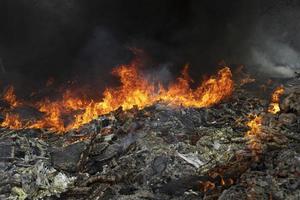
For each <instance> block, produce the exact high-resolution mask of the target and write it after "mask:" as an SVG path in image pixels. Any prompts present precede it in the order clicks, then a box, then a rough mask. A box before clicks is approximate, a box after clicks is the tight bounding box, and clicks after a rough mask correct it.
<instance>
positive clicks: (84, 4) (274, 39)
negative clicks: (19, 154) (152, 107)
mask: <svg viewBox="0 0 300 200" xmlns="http://www.w3.org/2000/svg"><path fill="white" fill-rule="evenodd" d="M297 11H299V3H298V1H293V0H286V1H283V0H273V1H271V0H267V1H263V0H254V1H249V0H229V1H219V0H202V1H199V0H164V1H158V0H143V1H140V0H110V1H104V0H89V1H85V0H64V1H62V0H40V1H37V0H26V1H24V0H14V1H11V0H1V1H0V58H1V63H0V65H1V66H0V73H1V80H2V82H3V84H7V83H13V84H15V85H17V86H18V88H22V90H34V89H36V88H40V87H42V86H43V84H44V83H45V82H46V80H47V79H49V78H50V77H51V78H53V79H54V80H56V82H57V83H64V82H66V81H68V80H74V81H75V82H76V81H77V82H79V83H80V84H87V83H90V84H95V83H96V84H100V85H101V84H102V85H105V84H107V81H109V80H110V79H111V78H110V74H109V71H110V70H111V68H112V67H114V66H116V65H119V64H122V63H128V62H129V61H130V60H131V59H132V57H133V54H132V52H131V51H130V48H132V47H135V48H140V49H143V50H144V51H145V52H146V54H147V55H148V58H149V59H148V61H147V67H148V68H151V69H152V68H153V69H154V68H157V67H158V66H160V67H161V66H167V67H168V69H169V70H170V71H171V73H175V74H176V73H178V71H179V69H180V68H181V67H182V66H183V65H184V64H185V63H189V64H190V65H191V71H192V74H193V75H194V76H195V77H197V78H199V77H201V76H202V74H203V73H207V72H212V71H214V69H215V67H216V66H217V65H218V63H219V62H220V61H221V60H225V62H226V63H228V64H245V65H247V64H249V65H251V66H253V67H254V68H262V69H266V68H264V67H266V66H264V65H268V66H267V70H264V71H268V72H270V71H272V70H273V69H275V68H273V67H288V68H290V67H292V68H293V67H294V68H297V67H298V57H297V56H298V48H299V46H298V44H300V43H299V39H298V37H297V34H296V33H297V30H298V28H299V25H298V24H300V23H298V22H299V14H297V13H299V12H297ZM274 16H276V18H275V19H274ZM281 16H285V18H282V17H281ZM280 20H281V21H280ZM278 21H280V22H279V23H278ZM287 21H288V24H289V25H286V24H287ZM280 27H284V28H285V30H280ZM273 29H274V30H273ZM267 40H269V41H267ZM291 40H292V41H291ZM274 45H275V46H274ZM282 45H283V46H285V47H287V49H288V50H291V49H292V50H291V51H289V52H286V51H288V50H286V51H285V53H286V54H287V55H284V56H283V57H285V58H284V59H278V56H279V57H280V56H281V55H282V54H284V53H282V52H281V53H280V52H279V53H278V52H277V51H276V49H277V47H280V46H281V47H282ZM275 58H276V59H275ZM289 58H291V59H292V60H293V63H292V64H291V63H289ZM266 60H267V61H266ZM270 65H273V66H270ZM276 69H277V68H276ZM279 72H280V70H279ZM279 74H280V73H279ZM162 78H163V77H162ZM32 88H34V89H32Z"/></svg>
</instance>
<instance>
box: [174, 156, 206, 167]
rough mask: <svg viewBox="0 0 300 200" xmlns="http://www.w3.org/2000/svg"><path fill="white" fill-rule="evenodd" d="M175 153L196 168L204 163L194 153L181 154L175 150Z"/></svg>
mask: <svg viewBox="0 0 300 200" xmlns="http://www.w3.org/2000/svg"><path fill="white" fill-rule="evenodd" d="M177 155H178V156H179V157H180V158H182V159H183V160H185V161H186V162H188V163H189V164H191V165H193V166H194V167H196V168H199V167H200V166H202V165H204V164H205V163H204V162H203V161H201V160H200V159H199V158H198V156H197V154H194V153H189V154H181V153H179V152H177Z"/></svg>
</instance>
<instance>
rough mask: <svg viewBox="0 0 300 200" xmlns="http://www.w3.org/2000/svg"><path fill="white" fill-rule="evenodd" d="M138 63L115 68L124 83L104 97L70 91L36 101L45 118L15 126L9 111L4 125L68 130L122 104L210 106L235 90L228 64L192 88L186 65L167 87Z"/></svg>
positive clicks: (107, 91)
mask: <svg viewBox="0 0 300 200" xmlns="http://www.w3.org/2000/svg"><path fill="white" fill-rule="evenodd" d="M137 65H138V63H136V62H133V63H132V64H130V65H121V66H119V67H118V68H115V69H114V70H113V74H114V75H116V76H118V77H119V78H120V82H121V86H119V87H116V88H107V89H105V91H104V93H103V98H102V100H101V101H92V100H90V101H87V100H83V99H81V98H77V97H74V96H73V95H72V93H71V92H70V91H66V92H65V93H64V95H63V98H62V100H58V101H54V102H51V101H49V100H47V99H46V100H44V101H42V102H38V103H36V104H35V105H34V106H35V107H36V108H37V109H38V110H39V111H41V112H43V113H44V114H45V117H44V118H43V119H41V120H37V121H32V122H27V123H26V125H24V123H22V122H21V121H18V126H11V125H10V123H12V122H11V120H10V119H11V118H12V117H11V116H10V114H8V115H7V117H6V119H5V120H4V122H3V123H2V124H1V125H2V126H4V127H9V128H20V127H22V128H48V129H51V130H55V131H59V132H64V131H68V130H70V129H74V128H78V127H80V126H81V125H83V124H85V123H88V122H90V121H91V120H93V119H95V118H97V117H98V116H99V115H103V114H107V113H109V112H111V111H114V110H116V109H118V108H120V107H121V108H122V109H123V110H128V109H131V108H133V107H134V106H136V107H137V108H139V109H142V108H144V107H146V106H150V105H152V104H154V103H156V102H158V101H163V102H165V103H167V104H169V105H170V106H185V107H207V106H211V105H214V104H216V103H218V102H220V101H221V100H222V99H224V98H226V97H229V96H230V95H231V93H232V91H233V81H232V74H231V71H230V69H229V68H228V67H224V68H223V69H221V70H220V71H219V72H218V74H217V75H216V76H212V77H210V78H209V79H207V80H205V81H204V82H203V83H202V84H199V85H198V86H197V87H196V88H195V89H191V87H190V83H191V82H192V80H191V78H190V77H189V75H188V67H185V68H184V70H183V71H182V74H181V76H180V77H179V78H178V79H177V80H176V82H174V83H172V84H170V86H169V87H167V88H164V87H163V86H162V84H160V83H157V82H156V83H152V82H151V83H150V82H149V81H148V80H147V78H146V77H145V76H143V74H142V73H141V72H140V71H139V70H138V68H137ZM9 94H10V96H12V97H14V98H12V99H14V100H15V99H16V98H15V95H14V93H13V90H12V91H10V93H9ZM8 102H10V103H13V102H16V101H8ZM12 105H18V104H15V103H14V104H12ZM78 111H81V112H78ZM63 116H71V117H72V118H73V121H72V122H71V123H68V124H65V122H64V120H63ZM18 119H19V118H18Z"/></svg>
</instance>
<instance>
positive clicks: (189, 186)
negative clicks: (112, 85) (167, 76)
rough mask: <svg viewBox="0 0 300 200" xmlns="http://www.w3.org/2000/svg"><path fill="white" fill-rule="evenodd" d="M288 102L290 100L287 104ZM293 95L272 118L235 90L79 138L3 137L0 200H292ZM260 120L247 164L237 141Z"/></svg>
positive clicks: (299, 148) (106, 120)
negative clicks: (255, 148)
mask: <svg viewBox="0 0 300 200" xmlns="http://www.w3.org/2000/svg"><path fill="white" fill-rule="evenodd" d="M295 95H296V96H295ZM297 98H298V97H297V91H296V92H295V91H294V93H291V94H287V97H286V99H285V100H284V101H283V103H282V104H281V107H282V109H283V110H282V111H281V113H278V114H267V113H265V112H264V111H265V110H266V109H267V108H268V103H267V102H266V101H265V100H261V99H258V98H256V97H255V95H251V94H249V93H247V92H246V91H244V90H242V89H236V91H235V93H234V94H233V96H232V97H231V99H229V100H227V101H225V102H223V103H220V104H218V105H215V106H212V107H208V108H187V107H172V106H169V105H166V104H164V103H162V102H158V103H157V104H154V105H152V106H149V107H146V108H144V109H142V110H139V109H136V108H133V109H131V110H128V111H121V110H116V111H114V112H112V113H110V114H108V115H106V116H101V117H99V119H97V120H94V121H92V122H91V123H89V124H86V125H85V126H83V127H81V128H80V129H78V130H71V131H69V132H67V133H65V134H64V135H57V134H55V133H52V132H47V131H46V130H38V129H25V130H18V131H16V130H8V129H1V135H0V178H1V179H2V183H0V199H50V200H52V199H122V200H126V199H128V200H129V199H130V200H132V199H175V200H176V199H178V200H179V199H180V200H181V199H220V200H225V199H226V200H227V199H232V200H233V199H291V200H292V199H297V198H300V182H299V175H300V168H299V166H300V142H299V141H300V135H299V130H300V125H299V122H300V116H299V114H300V113H299V112H298V110H297V108H298V107H299V105H300V101H297V100H296V99H297ZM249 114H260V115H261V116H262V117H263V124H262V133H261V135H260V136H259V139H260V140H261V143H262V150H261V151H262V152H261V154H260V157H259V159H258V160H254V159H253V157H252V154H251V151H250V150H249V149H248V148H247V142H248V141H247V138H245V133H246V132H247V130H248V127H247V125H246V123H247V121H248V120H249V118H248V116H249Z"/></svg>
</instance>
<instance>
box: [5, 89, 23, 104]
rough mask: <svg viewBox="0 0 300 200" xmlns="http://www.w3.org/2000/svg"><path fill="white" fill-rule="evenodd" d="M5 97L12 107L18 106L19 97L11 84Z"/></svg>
mask: <svg viewBox="0 0 300 200" xmlns="http://www.w3.org/2000/svg"><path fill="white" fill-rule="evenodd" d="M3 99H4V100H5V101H6V102H7V103H9V104H10V106H12V107H17V106H18V104H19V102H18V101H17V97H16V95H15V89H14V87H13V86H9V87H8V88H7V90H6V92H5V93H4V95H3Z"/></svg>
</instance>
